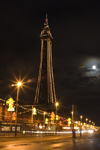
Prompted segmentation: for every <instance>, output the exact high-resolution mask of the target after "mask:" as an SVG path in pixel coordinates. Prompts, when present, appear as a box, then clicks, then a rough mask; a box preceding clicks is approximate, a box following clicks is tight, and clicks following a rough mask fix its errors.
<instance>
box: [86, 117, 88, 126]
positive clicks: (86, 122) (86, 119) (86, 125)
mask: <svg viewBox="0 0 100 150" xmlns="http://www.w3.org/2000/svg"><path fill="white" fill-rule="evenodd" d="M87 121H88V118H86V128H87Z"/></svg>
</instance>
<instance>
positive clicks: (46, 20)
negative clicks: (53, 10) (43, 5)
mask: <svg viewBox="0 0 100 150" xmlns="http://www.w3.org/2000/svg"><path fill="white" fill-rule="evenodd" d="M45 22H48V14H46V19H45Z"/></svg>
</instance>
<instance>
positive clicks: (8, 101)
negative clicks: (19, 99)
mask: <svg viewBox="0 0 100 150" xmlns="http://www.w3.org/2000/svg"><path fill="white" fill-rule="evenodd" d="M14 102H15V101H14V100H13V99H12V98H9V99H8V100H7V101H6V104H7V105H9V108H8V111H15V109H14V107H13V105H14Z"/></svg>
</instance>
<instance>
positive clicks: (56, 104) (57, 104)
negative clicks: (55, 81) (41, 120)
mask: <svg viewBox="0 0 100 150" xmlns="http://www.w3.org/2000/svg"><path fill="white" fill-rule="evenodd" d="M55 106H56V129H57V107H58V106H59V103H58V102H56V103H55Z"/></svg>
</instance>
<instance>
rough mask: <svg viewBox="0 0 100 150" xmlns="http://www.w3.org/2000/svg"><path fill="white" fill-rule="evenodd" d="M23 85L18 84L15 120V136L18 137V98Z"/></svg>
mask: <svg viewBox="0 0 100 150" xmlns="http://www.w3.org/2000/svg"><path fill="white" fill-rule="evenodd" d="M21 85H22V82H18V83H17V98H16V120H15V136H17V111H18V110H17V107H18V96H19V87H20V86H21Z"/></svg>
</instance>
